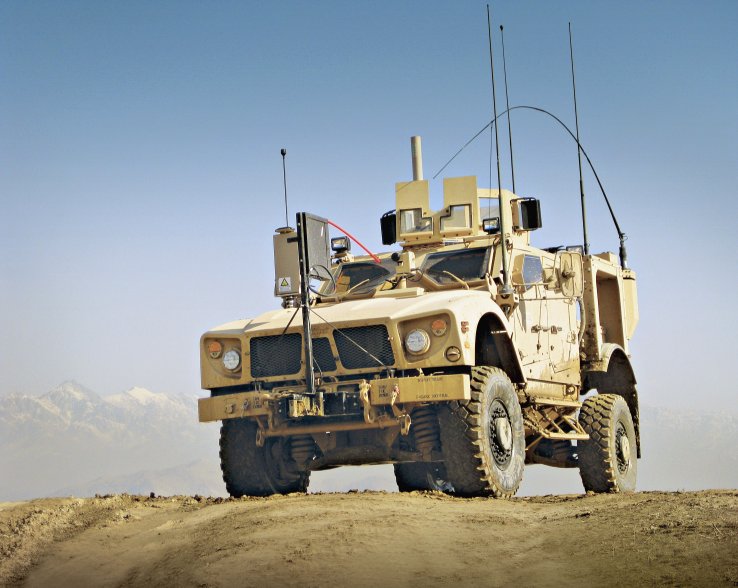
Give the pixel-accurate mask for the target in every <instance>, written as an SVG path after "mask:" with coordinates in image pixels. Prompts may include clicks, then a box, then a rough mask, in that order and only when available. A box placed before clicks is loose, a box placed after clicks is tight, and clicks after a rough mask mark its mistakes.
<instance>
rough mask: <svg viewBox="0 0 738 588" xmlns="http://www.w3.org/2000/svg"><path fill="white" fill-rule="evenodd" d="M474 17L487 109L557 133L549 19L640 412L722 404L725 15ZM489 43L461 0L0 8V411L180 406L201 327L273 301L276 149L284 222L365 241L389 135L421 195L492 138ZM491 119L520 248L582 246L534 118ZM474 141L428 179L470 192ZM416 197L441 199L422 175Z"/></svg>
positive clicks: (565, 109)
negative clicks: (515, 202)
mask: <svg viewBox="0 0 738 588" xmlns="http://www.w3.org/2000/svg"><path fill="white" fill-rule="evenodd" d="M492 10H493V31H494V32H495V33H498V32H499V28H498V27H499V25H500V24H503V25H504V26H505V42H506V53H507V67H508V81H509V83H510V102H511V104H530V105H535V106H540V107H543V108H546V109H549V110H551V111H552V112H554V113H555V114H556V115H557V116H560V117H561V118H562V119H563V120H564V121H565V122H567V124H570V125H572V126H573V107H572V102H571V85H570V83H571V82H570V78H569V69H568V68H569V62H568V37H567V23H568V22H570V21H571V23H572V27H573V30H574V47H575V60H576V67H577V92H578V98H579V115H580V127H581V138H582V143H583V145H584V146H585V148H586V149H587V151H588V152H589V154H590V156H591V157H592V159H593V161H594V163H595V166H596V168H597V171H598V173H599V175H600V177H601V179H602V180H603V182H604V185H605V188H606V190H607V192H608V195H609V196H610V198H611V199H612V201H613V205H614V207H615V209H616V212H617V214H618V217H619V220H620V222H621V225H622V226H623V229H624V230H625V232H626V233H627V234H628V236H629V241H628V246H629V256H630V262H631V265H632V267H633V268H634V269H635V270H636V271H637V272H638V278H639V289H640V290H639V291H640V306H641V325H640V327H639V330H638V331H637V332H636V335H635V338H634V340H633V346H632V351H633V360H634V363H635V366H636V369H637V375H638V378H639V383H640V389H641V398H642V401H643V402H647V403H650V404H676V405H684V406H686V405H689V404H690V403H692V402H693V401H694V395H695V393H697V394H699V396H700V397H709V398H712V399H714V401H715V402H716V403H726V402H728V401H729V400H731V399H732V398H734V392H735V388H736V386H735V384H734V383H733V382H734V379H733V377H732V370H731V369H730V368H731V366H732V363H733V362H734V360H733V347H734V345H735V341H736V335H735V329H736V327H738V320H736V319H737V318H738V313H737V312H736V306H735V303H734V298H735V292H736V290H737V289H738V280H737V279H736V270H737V269H738V267H737V266H738V264H736V262H735V254H734V251H735V250H736V248H737V247H738V239H737V238H736V230H735V228H734V223H735V222H736V219H738V205H737V204H736V198H735V192H736V185H738V171H737V170H738V139H737V137H738V68H737V67H736V64H737V63H738V40H737V39H738V37H737V36H736V34H735V31H736V30H738V3H736V2H734V1H724V2H720V1H715V2H706V3H701V2H675V1H670V2H666V1H656V2H648V3H643V2H619V3H612V2H556V3H552V2H543V1H541V2H533V1H530V2H526V1H523V2H497V3H494V4H493V5H492ZM486 35H487V25H486V15H485V3H483V2H472V1H467V2H420V1H418V2H375V3H348V2H312V3H308V2H282V3H269V4H266V3H256V2H208V3H205V2H136V1H133V2H125V3H123V2H112V1H110V2H75V1H69V2H63V3H61V2H41V1H31V2H27V1H24V2H21V1H14V0H6V1H5V2H3V3H2V4H0V76H1V78H2V84H1V85H0V88H1V89H0V204H1V208H0V211H1V212H0V328H2V331H3V333H4V336H3V337H2V339H1V340H0V371H1V372H2V380H1V381H0V393H9V392H23V393H31V394H38V393H42V392H44V391H46V390H48V389H50V388H52V387H54V386H55V385H56V384H58V383H59V382H61V381H62V380H64V379H68V378H73V379H77V380H78V381H80V382H81V383H83V384H86V385H87V386H89V387H91V388H93V389H95V390H97V391H99V392H101V393H103V394H106V393H114V392H119V391H121V390H123V389H126V388H128V387H131V386H134V385H140V386H145V387H149V388H151V389H153V390H156V391H169V392H176V391H187V392H193V391H197V390H198V388H199V364H198V355H197V344H198V339H199V336H200V334H201V333H202V332H204V331H205V330H207V329H208V328H209V327H212V326H214V325H216V324H219V323H222V322H225V321H227V320H231V319H234V318H242V317H247V316H251V315H255V314H257V313H259V312H262V311H264V310H266V309H269V308H272V307H275V306H276V305H277V304H278V301H277V300H276V299H274V298H273V297H272V279H273V275H272V273H273V270H272V251H271V235H272V234H273V229H274V228H275V227H277V226H280V225H282V224H283V223H284V212H283V202H282V196H283V194H282V183H281V181H282V169H281V157H280V155H279V149H280V148H282V147H286V148H287V149H288V156H287V162H288V184H289V194H290V213H291V215H292V214H294V212H296V211H297V210H306V211H310V212H313V213H316V214H320V215H322V216H325V217H327V218H330V219H331V220H333V221H335V222H337V223H338V224H340V225H342V226H344V227H346V228H347V229H348V230H350V231H351V232H353V233H355V234H356V235H357V236H358V237H359V238H360V239H362V240H363V241H365V242H366V243H367V244H369V245H370V246H372V247H374V248H376V249H380V248H381V246H380V236H379V226H378V224H379V223H378V219H379V217H380V216H381V214H382V213H384V212H385V211H386V210H389V209H391V208H392V207H393V194H394V192H393V186H394V182H395V181H400V180H407V179H410V175H411V170H410V148H409V137H410V136H411V135H416V134H417V135H421V136H422V137H423V154H424V167H425V173H426V176H427V177H430V176H431V175H432V174H433V173H435V172H436V171H437V170H438V169H439V168H440V167H441V166H442V165H443V163H445V162H446V160H447V159H448V158H449V157H450V156H451V155H452V154H453V153H454V152H455V151H456V150H457V149H458V148H459V147H460V146H461V145H462V144H463V143H464V142H466V141H467V140H468V139H469V138H470V137H471V136H472V135H473V134H474V133H475V132H476V131H477V130H479V129H480V128H481V127H482V126H483V125H484V124H485V123H486V122H487V121H488V120H489V118H490V114H491V96H490V81H489V64H488V53H487V36H486ZM499 40H500V39H499V34H497V35H496V39H495V41H496V45H495V52H496V57H497V58H498V61H497V67H498V69H497V72H496V73H497V80H498V106H501V104H502V102H503V101H504V93H503V92H504V91H503V86H502V84H501V81H502V67H501V60H500V58H501V50H500V46H499ZM512 124H513V133H514V136H513V138H514V144H515V168H516V184H517V188H518V192H519V193H520V194H522V195H526V196H536V197H539V198H540V199H541V200H542V206H543V219H544V228H543V229H542V230H541V231H539V234H537V235H536V237H535V241H536V243H537V244H539V245H542V246H546V245H558V244H564V243H565V244H570V243H578V242H580V241H581V237H580V224H579V210H578V183H577V182H578V180H577V165H576V149H575V146H574V144H573V143H572V142H571V140H570V139H569V138H567V136H566V135H565V134H564V133H563V132H562V131H561V130H560V129H558V128H557V127H556V126H555V124H554V123H552V122H551V121H549V120H547V119H546V118H544V117H542V116H541V115H538V114H536V113H525V112H517V113H514V115H513V118H512ZM501 130H502V131H504V130H505V126H504V125H503V126H501ZM501 145H502V146H503V147H504V146H506V145H507V138H506V135H505V134H504V133H503V134H501ZM489 148H490V141H489V135H488V134H487V135H484V136H483V137H481V138H480V139H478V140H477V141H476V142H475V143H474V144H473V145H472V146H470V147H469V148H468V149H467V150H466V151H465V152H464V153H463V154H462V155H461V156H460V157H459V158H458V159H457V160H456V161H455V162H454V163H453V164H452V165H451V166H450V167H449V168H448V169H447V170H446V171H445V172H444V175H448V176H456V175H467V174H475V175H478V176H479V183H480V185H488V184H489ZM501 159H502V164H503V184H504V185H505V186H506V187H510V177H509V176H510V174H509V172H508V154H507V150H506V149H504V150H503V153H502V156H501ZM585 185H586V190H587V195H588V209H589V212H590V241H591V243H592V247H593V249H594V250H596V251H599V250H605V249H609V250H616V248H617V238H616V234H615V231H614V229H613V228H612V224H611V222H610V221H609V218H608V216H607V213H606V210H605V208H604V205H603V203H602V200H601V198H600V196H599V194H598V192H597V190H596V185H595V182H594V180H593V178H592V177H591V175H589V174H586V175H585ZM431 191H432V197H433V198H435V199H436V200H435V202H436V204H437V205H440V199H441V178H440V177H439V178H438V180H436V181H433V182H432V185H431ZM715 406H719V405H718V404H716V405H715Z"/></svg>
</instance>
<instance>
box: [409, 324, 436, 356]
mask: <svg viewBox="0 0 738 588" xmlns="http://www.w3.org/2000/svg"><path fill="white" fill-rule="evenodd" d="M405 347H406V348H407V350H408V351H409V352H410V353H412V354H414V355H420V354H421V353H425V352H426V351H428V349H429V348H430V337H429V336H428V333H426V332H425V331H424V330H423V329H413V330H412V331H410V332H409V333H408V334H407V337H405Z"/></svg>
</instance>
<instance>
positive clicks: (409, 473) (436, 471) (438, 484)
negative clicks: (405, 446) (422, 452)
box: [395, 461, 448, 492]
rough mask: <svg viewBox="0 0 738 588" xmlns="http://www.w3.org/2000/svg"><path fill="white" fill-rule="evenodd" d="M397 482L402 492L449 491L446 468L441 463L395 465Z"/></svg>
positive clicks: (420, 462) (418, 462)
mask: <svg viewBox="0 0 738 588" xmlns="http://www.w3.org/2000/svg"><path fill="white" fill-rule="evenodd" d="M395 480H397V488H398V489H399V490H400V492H413V491H414V490H440V491H441V492H443V491H445V490H447V489H448V482H447V481H446V467H445V466H444V464H443V463H440V462H425V461H417V462H410V463H396V464H395Z"/></svg>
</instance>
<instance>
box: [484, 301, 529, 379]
mask: <svg viewBox="0 0 738 588" xmlns="http://www.w3.org/2000/svg"><path fill="white" fill-rule="evenodd" d="M474 340H475V342H476V344H475V356H474V357H475V364H476V365H487V366H491V367H498V368H500V369H501V370H502V371H504V372H505V373H506V374H507V375H508V377H509V378H510V380H512V381H513V383H515V384H525V381H526V379H525V376H524V373H523V366H522V365H521V364H520V357H519V356H518V354H517V353H516V351H515V345H514V344H513V342H512V338H511V336H510V323H509V322H508V320H507V318H506V317H505V315H504V314H503V313H502V311H501V310H499V309H497V308H493V309H492V311H491V312H487V313H486V314H484V315H483V316H481V317H480V318H479V320H478V321H477V324H476V330H475V333H474Z"/></svg>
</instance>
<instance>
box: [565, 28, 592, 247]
mask: <svg viewBox="0 0 738 588" xmlns="http://www.w3.org/2000/svg"><path fill="white" fill-rule="evenodd" d="M569 61H570V62H571V87H572V89H573V91H574V122H575V124H576V131H577V137H576V139H577V160H578V161H579V196H580V197H581V199H582V233H583V236H584V255H589V240H588V239H587V208H586V206H585V203H584V180H583V179H582V146H581V144H580V143H579V114H578V112H577V84H576V81H575V79H574V49H573V46H572V42H571V23H569Z"/></svg>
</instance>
